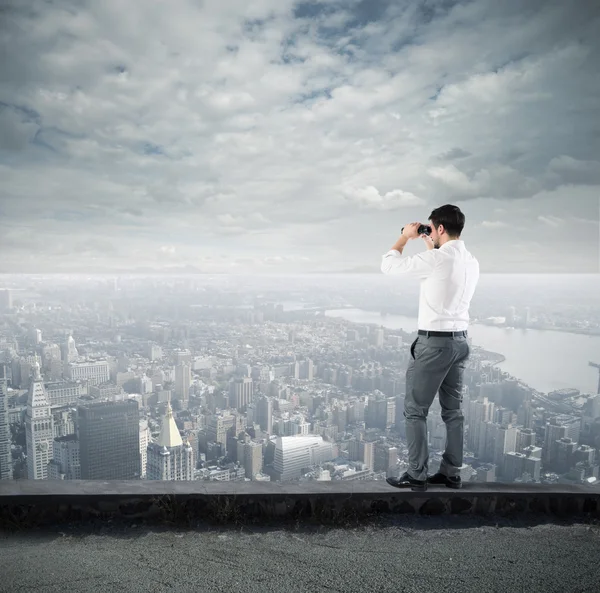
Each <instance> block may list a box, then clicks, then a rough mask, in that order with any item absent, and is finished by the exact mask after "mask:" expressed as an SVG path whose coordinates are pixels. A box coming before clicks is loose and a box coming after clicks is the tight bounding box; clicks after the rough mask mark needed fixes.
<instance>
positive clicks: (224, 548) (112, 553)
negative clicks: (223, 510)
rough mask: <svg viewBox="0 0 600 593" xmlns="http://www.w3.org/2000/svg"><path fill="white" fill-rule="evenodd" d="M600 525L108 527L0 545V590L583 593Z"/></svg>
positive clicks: (477, 520)
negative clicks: (307, 527)
mask: <svg viewBox="0 0 600 593" xmlns="http://www.w3.org/2000/svg"><path fill="white" fill-rule="evenodd" d="M599 557H600V525H599V524H598V522H597V520H582V521H577V522H572V523H565V522H561V521H549V520H548V519H545V520H543V521H541V522H540V521H539V520H533V521H527V520H526V519H525V518H524V517H520V518H518V519H516V520H515V519H508V518H502V517H496V518H494V517H489V516H488V517H485V518H484V517H479V516H472V515H471V516H455V515H454V516H452V515H447V516H437V517H422V516H421V517H417V516H408V515H407V516H403V517H386V518H384V519H382V520H381V521H378V522H377V523H375V524H374V523H369V524H365V525H364V526H359V527H354V528H351V529H340V528H323V527H321V528H310V529H302V528H300V529H281V528H279V529H273V528H260V527H250V528H246V527H244V528H242V529H233V528H220V529H210V528H204V529H196V530H193V531H190V530H182V531H179V530H176V529H165V528H160V527H158V528H151V527H148V526H144V525H137V526H129V527H124V526H122V525H114V526H111V525H110V524H107V525H105V526H102V527H100V528H96V529H94V530H91V529H88V530H86V529H82V528H81V526H72V527H68V526H67V527H64V528H54V529H52V530H34V531H27V532H20V533H16V534H4V535H1V536H0V575H2V578H1V579H0V591H3V592H7V593H8V592H11V593H21V592H25V591H36V592H38V593H56V592H59V591H69V592H70V593H78V592H86V593H87V592H98V593H99V592H117V591H119V592H123V591H127V592H137V591H139V592H144V593H148V592H162V591H175V592H178V593H179V592H181V593H185V592H188V591H189V592H192V591H193V592H194V593H197V592H199V591H200V592H227V593H236V592H240V593H241V592H243V593H254V592H256V593H259V592H260V593H265V592H270V591H272V592H282V593H306V592H327V593H331V592H340V593H352V592H357V593H358V592H360V593H368V592H387V591H390V592H394V593H398V592H405V593H409V592H413V591H414V592H419V593H422V592H427V591H445V592H446V591H452V592H454V591H456V592H457V593H458V592H460V593H468V592H477V593H481V592H482V591H484V592H489V591H501V592H503V593H518V592H521V591H522V592H527V593H534V592H538V591H539V592H540V593H553V592H556V593H565V592H568V593H584V592H586V593H587V592H589V593H592V592H596V591H598V590H599V588H598V578H599V573H598V558H599Z"/></svg>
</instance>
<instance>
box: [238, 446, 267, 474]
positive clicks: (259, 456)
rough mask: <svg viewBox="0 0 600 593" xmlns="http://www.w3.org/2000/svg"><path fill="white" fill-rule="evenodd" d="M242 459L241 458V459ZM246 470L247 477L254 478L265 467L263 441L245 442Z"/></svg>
mask: <svg viewBox="0 0 600 593" xmlns="http://www.w3.org/2000/svg"><path fill="white" fill-rule="evenodd" d="M240 461H241V460H240ZM243 463H244V470H245V474H246V477H247V478H250V479H251V480H253V479H254V478H255V477H256V474H259V473H261V472H262V468H263V446H262V444H261V443H257V442H254V441H250V442H247V443H244V459H243Z"/></svg>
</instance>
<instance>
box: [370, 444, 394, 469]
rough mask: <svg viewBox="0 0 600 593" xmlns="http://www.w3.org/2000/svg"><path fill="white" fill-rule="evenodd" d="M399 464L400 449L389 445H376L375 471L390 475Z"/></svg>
mask: <svg viewBox="0 0 600 593" xmlns="http://www.w3.org/2000/svg"><path fill="white" fill-rule="evenodd" d="M397 463H398V449H397V448H396V447H393V446H391V445H388V444H387V443H377V444H376V445H375V471H376V472H386V474H388V475H389V474H390V473H391V472H393V470H394V469H395V467H396V464H397Z"/></svg>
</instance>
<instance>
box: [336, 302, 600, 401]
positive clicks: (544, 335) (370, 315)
mask: <svg viewBox="0 0 600 593" xmlns="http://www.w3.org/2000/svg"><path fill="white" fill-rule="evenodd" d="M325 314H326V315H329V316H331V317H343V318H344V319H347V320H348V321H352V322H354V323H376V324H378V325H382V326H384V327H387V328H389V329H403V330H404V331H407V332H413V331H416V330H417V319H416V318H413V317H404V316H402V315H387V316H385V317H382V316H381V315H380V314H379V313H378V312H371V311H363V310H362V309H339V310H331V311H327V312H326V313H325ZM469 336H470V337H471V338H472V339H473V344H474V345H475V346H480V347H482V348H484V349H485V350H489V351H491V352H498V353H499V354H502V355H503V356H506V360H505V361H504V362H502V363H500V365H499V366H500V367H501V368H502V370H504V371H507V372H508V373H510V374H511V375H513V376H514V377H517V378H519V379H520V380H522V381H523V382H525V383H526V384H527V385H529V386H530V387H532V388H534V389H537V390H538V391H541V392H544V393H548V392H550V391H554V390H555V389H563V388H567V387H574V388H575V389H579V390H580V391H581V392H582V393H596V391H597V388H598V370H597V369H595V368H592V367H590V366H589V365H588V362H589V361H594V362H598V363H600V336H585V335H580V334H569V333H566V332H557V331H543V330H535V329H528V330H523V329H513V330H509V329H506V328H501V327H493V326H487V325H471V326H470V327H469Z"/></svg>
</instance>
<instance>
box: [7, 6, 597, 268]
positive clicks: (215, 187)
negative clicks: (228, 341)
mask: <svg viewBox="0 0 600 593" xmlns="http://www.w3.org/2000/svg"><path fill="white" fill-rule="evenodd" d="M3 6H4V7H5V8H2V9H0V44H1V45H0V51H1V53H0V221H1V228H0V271H2V272H19V271H23V272H49V271H56V272H69V271H99V272H102V271H116V270H140V269H159V268H162V269H166V268H176V267H181V268H182V269H184V270H198V271H206V272H231V273H261V272H268V273H271V272H296V271H297V272H312V271H315V272H318V271H346V270H368V269H372V270H374V271H378V269H379V262H380V257H381V255H382V253H384V252H385V251H387V250H388V249H389V248H390V247H391V245H392V244H393V243H394V242H395V240H396V238H397V237H398V235H399V234H400V228H401V227H402V226H403V225H404V224H405V223H407V222H412V221H416V220H421V221H423V222H425V221H426V220H427V217H428V215H429V213H430V212H431V210H432V208H434V207H436V206H438V205H441V204H444V203H448V202H450V203H456V204H458V205H459V206H460V207H461V208H462V209H463V211H464V212H465V215H466V217H467V227H466V229H465V233H464V235H463V238H464V240H465V242H466V243H467V245H468V247H469V248H470V249H471V251H472V252H473V253H474V254H475V255H476V256H477V257H478V258H479V260H480V262H481V268H482V271H485V272H511V271H516V272H554V271H556V272H565V271H568V272H594V273H598V272H599V267H598V262H599V258H600V252H599V210H600V162H599V161H600V76H599V74H600V66H599V64H600V36H599V35H598V32H599V31H600V8H599V7H598V3H597V2H596V1H594V0H573V1H571V2H564V0H556V1H552V0H548V1H541V0H528V1H527V2H523V1H522V0H502V2H499V1H497V0H476V1H464V2H457V1H453V0H421V1H417V0H396V1H391V0H360V1H359V0H344V1H341V0H339V1H338V0H309V1H306V2H294V1H292V0H252V2H248V1H247V0H220V1H216V0H205V1H201V0H128V1H127V2H124V1H122V0H102V2H98V1H92V0H90V1H89V2H83V1H76V0H54V1H53V2H46V1H42V0H39V1H34V0H5V1H4V2H3ZM421 249H423V245H422V244H421V242H420V241H415V242H412V243H411V244H410V245H409V247H408V248H407V253H414V252H417V251H418V250H421Z"/></svg>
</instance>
